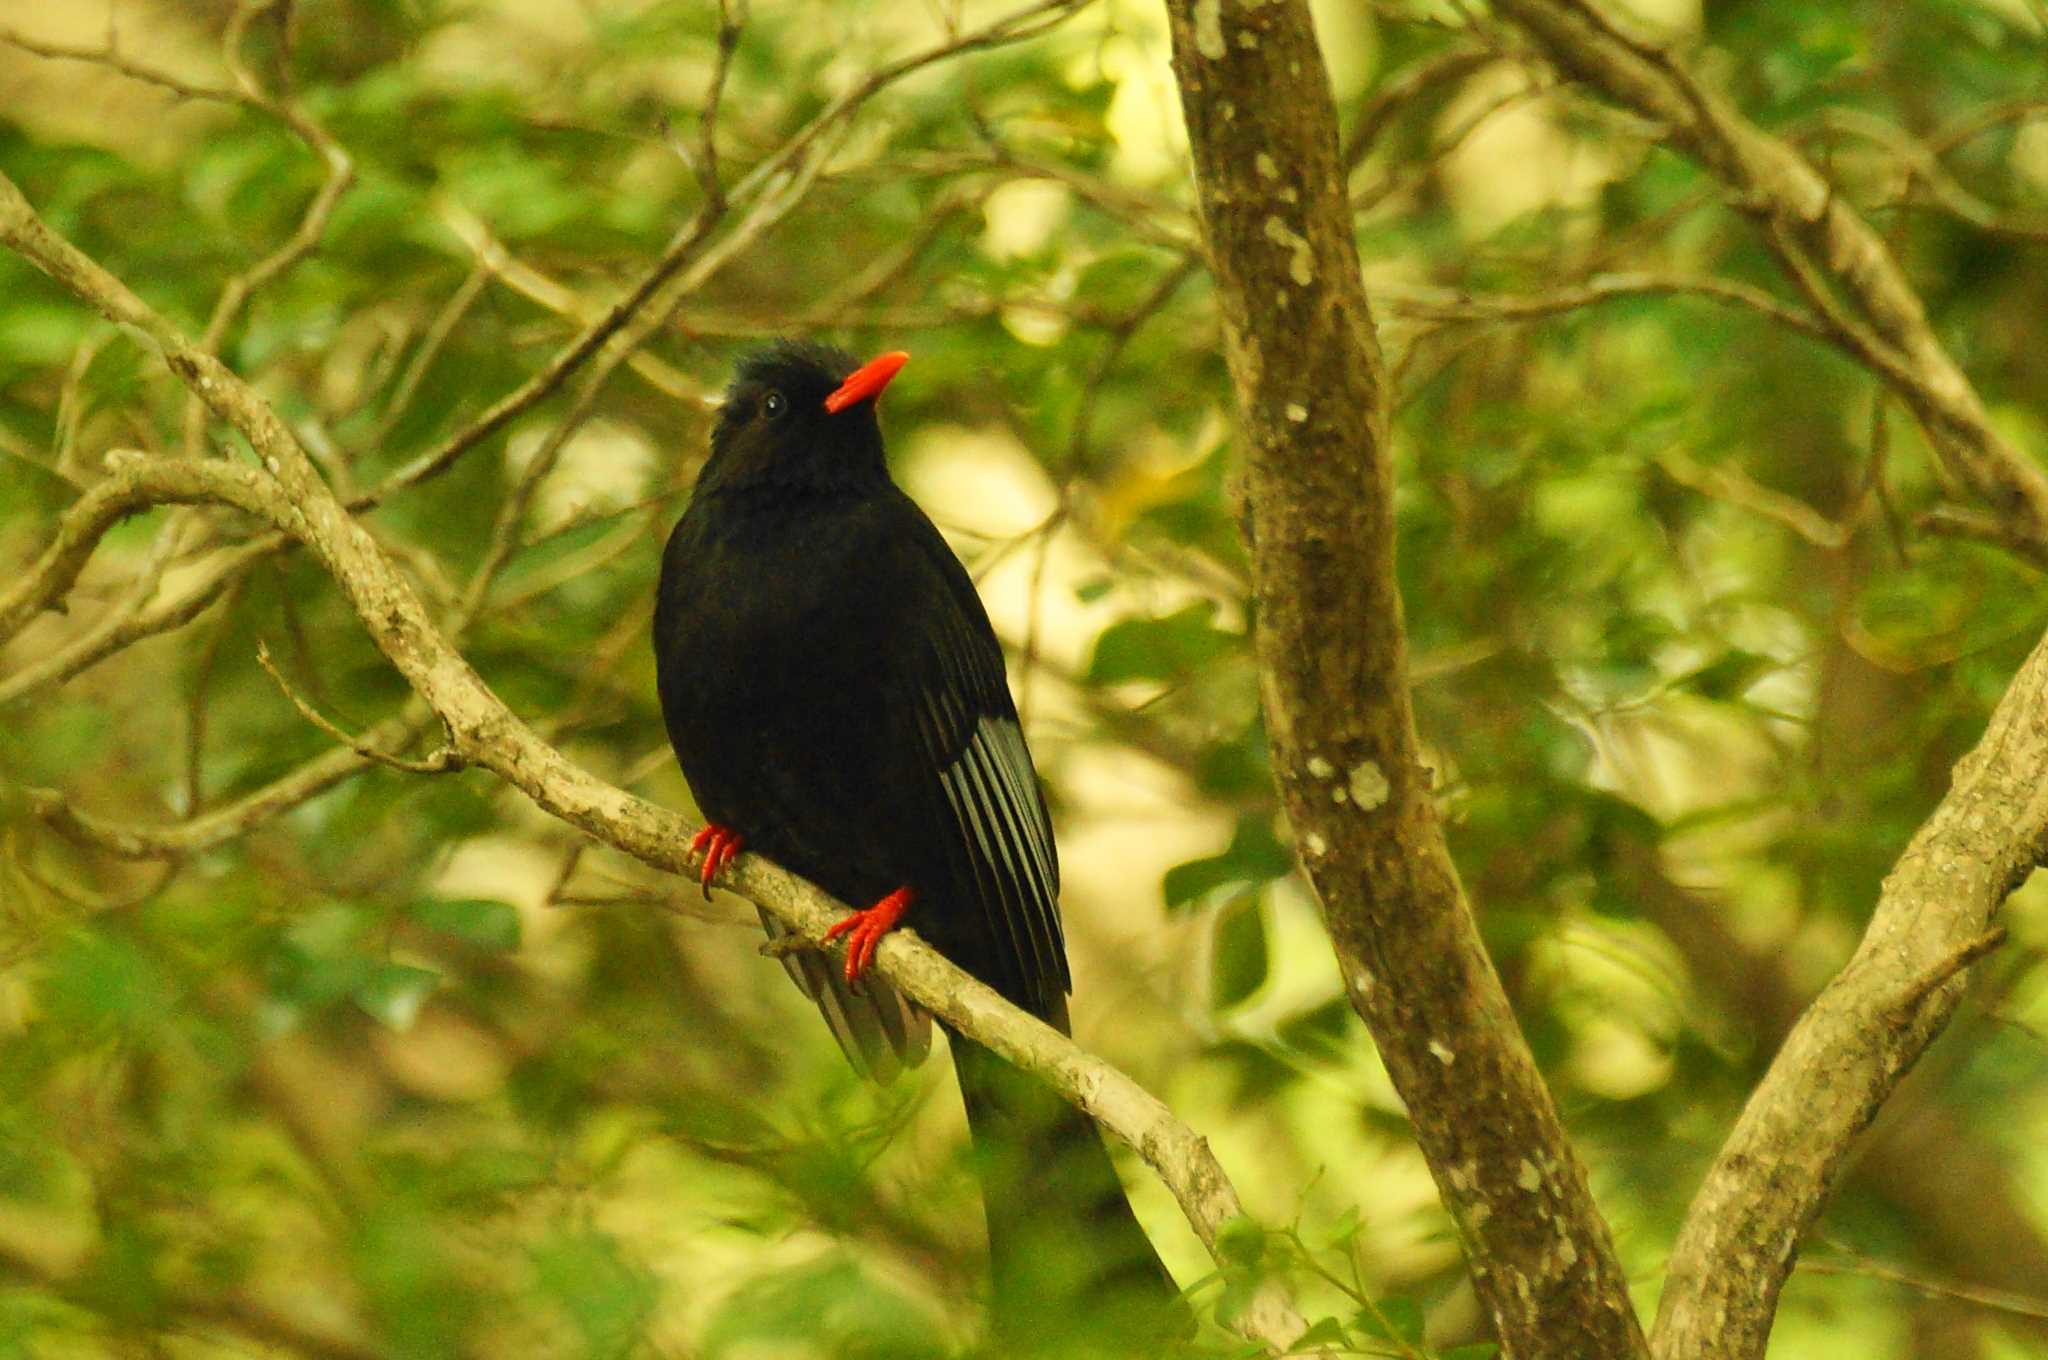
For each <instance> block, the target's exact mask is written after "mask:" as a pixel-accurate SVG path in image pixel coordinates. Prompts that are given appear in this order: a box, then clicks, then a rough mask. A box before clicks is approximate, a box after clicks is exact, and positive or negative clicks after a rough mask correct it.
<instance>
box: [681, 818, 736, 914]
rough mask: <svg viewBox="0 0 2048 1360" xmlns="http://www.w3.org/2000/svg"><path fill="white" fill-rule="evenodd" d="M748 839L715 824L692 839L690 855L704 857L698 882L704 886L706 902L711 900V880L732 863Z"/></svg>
mask: <svg viewBox="0 0 2048 1360" xmlns="http://www.w3.org/2000/svg"><path fill="white" fill-rule="evenodd" d="M746 843H747V842H746V838H745V837H744V836H742V835H740V833H739V832H737V831H734V830H733V829H732V828H731V827H729V826H719V825H718V824H716V823H715V822H714V823H713V824H712V825H710V826H707V827H705V828H704V829H703V830H702V831H699V832H698V833H697V834H696V835H695V836H693V837H691V838H690V853H691V854H693V855H702V856H704V863H703V864H702V865H700V866H699V867H698V872H697V881H698V883H699V884H701V885H702V886H703V889H704V900H705V901H707V902H709V901H710V900H711V880H712V879H713V878H716V877H717V876H718V872H719V870H721V869H723V868H725V866H726V865H728V864H730V863H732V859H733V856H734V855H737V854H738V853H739V852H740V850H741V848H742V847H744V846H745V845H746Z"/></svg>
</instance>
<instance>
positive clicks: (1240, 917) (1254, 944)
mask: <svg viewBox="0 0 2048 1360" xmlns="http://www.w3.org/2000/svg"><path fill="white" fill-rule="evenodd" d="M1266 970H1267V958H1266V918H1265V911H1264V909H1263V907H1262V905H1261V903H1260V900H1259V897H1258V895H1257V894H1254V893H1247V894H1246V895H1245V896H1243V897H1241V898H1239V899H1238V900H1237V901H1235V902H1233V903H1231V904H1230V905H1229V906H1227V907H1225V908H1224V909H1223V910H1222V911H1220V912H1218V913H1217V914H1216V926H1215V930H1214V932H1213V934H1212V936H1211V940H1210V945H1209V1003H1210V1004H1211V1005H1212V1006H1214V1007H1216V1008H1217V1009H1218V1010H1222V1009H1225V1008H1227V1007H1230V1006H1235V1005H1237V1004H1238V1003H1239V1002H1240V1001H1243V1000H1244V999H1245V998H1247V997H1249V996H1250V995H1251V994H1252V993H1254V992H1256V991H1258V990H1259V986H1260V984H1262V983H1264V982H1265V980H1266Z"/></svg>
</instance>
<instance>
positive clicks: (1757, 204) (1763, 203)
mask: <svg viewBox="0 0 2048 1360" xmlns="http://www.w3.org/2000/svg"><path fill="white" fill-rule="evenodd" d="M1495 9H1496V10H1497V11H1498V12H1499V13H1500V14H1502V15H1505V16H1507V17H1508V18H1510V19H1512V20H1513V21H1514V22H1515V23H1516V24H1518V25H1519V26H1520V27H1521V28H1522V29H1523V30H1524V31H1525V32H1527V33H1528V34H1529V35H1530V36H1531V37H1532V38H1534V39H1535V40H1536V42H1537V45H1538V46H1539V47H1540V48H1541V49H1542V50H1543V52H1544V54H1545V55H1546V56H1547V57H1548V58H1549V59H1550V60H1551V61H1552V62H1553V63H1554V64H1555V65H1556V66H1557V67H1558V68H1559V69H1560V70H1562V71H1564V72H1565V73H1566V74H1568V75H1571V76H1574V77H1577V78H1578V79H1580V80H1582V81H1584V82H1586V83H1587V84H1589V85H1592V86H1594V87H1596V88H1598V89H1600V90H1602V91H1604V92H1605V93H1606V94H1607V96H1608V97H1609V98H1611V99H1614V100H1616V101H1617V102H1619V103H1622V104H1625V105H1627V106H1628V107H1630V108H1631V109H1633V110H1635V111H1636V112H1637V113H1640V114H1642V115H1644V116H1646V117H1649V118H1652V119H1655V120H1656V121H1657V122H1658V123H1660V124H1662V125H1663V126H1664V128H1665V129H1667V133H1668V139H1669V140H1670V142H1671V143H1672V144H1674V145H1675V146H1676V147H1677V148H1679V149H1680V150H1683V151H1685V152H1686V153H1688V154H1690V155H1691V156H1693V157H1694V158H1695V159H1696V160H1698V161H1699V162H1700V163H1701V164H1702V165H1703V166H1705V167H1706V169H1707V170H1708V171H1710V172H1711V173H1712V174H1714V175H1715V176H1716V177H1717V178H1719V179H1720V180H1721V181H1722V182H1723V183H1724V184H1726V185H1727V186H1728V187H1729V188H1730V189H1731V190H1733V191H1734V192H1735V194H1736V195H1737V196H1738V199H1739V202H1740V204H1741V206H1742V207H1743V208H1744V209H1745V210H1746V211H1748V212H1749V213H1750V214H1751V215H1752V216H1754V217H1755V218H1756V219H1757V220H1758V222H1759V224H1760V226H1761V228H1762V230H1763V234H1764V237H1765V239H1766V241H1767V243H1768V244H1769V245H1770V247H1771V249H1772V250H1773V251H1774V252H1775V253H1776V254H1777V256H1778V258H1779V261H1780V262H1781V263H1782V264H1783V265H1784V266H1785V270H1786V272H1787V273H1788V274H1789V275H1790V276H1791V278H1792V280H1793V281H1794V282H1795V283H1796V284H1798V285H1799V287H1800V289H1801V290H1802V291H1803V292H1805V293H1806V295H1807V300H1808V301H1809V302H1810V303H1812V305H1813V307H1814V309H1815V310H1816V311H1817V312H1819V313H1820V314H1821V315H1822V316H1824V317H1825V318H1826V319H1827V320H1828V321H1829V323H1830V325H1831V326H1832V328H1833V329H1834V330H1835V331H1836V333H1837V334H1838V335H1840V336H1841V338H1842V339H1843V340H1844V341H1845V342H1846V343H1847V344H1848V345H1849V346H1850V347H1851V348H1852V349H1853V350H1854V351H1855V352H1856V353H1857V355H1858V357H1859V358H1860V359H1861V360H1862V362H1864V363H1865V364H1867V365H1868V366H1869V367H1870V368H1872V369H1873V370H1874V371H1876V372H1877V373H1878V374H1879V376H1880V377H1882V378H1883V379H1884V381H1885V382H1887V383H1888V384H1889V385H1890V386H1891V387H1892V389H1893V390H1894V391H1896V392H1897V393H1898V394H1899V398H1900V400H1902V401H1903V402H1905V404H1906V406H1907V408H1908V409H1909V410H1911V411H1912V412H1913V415H1914V417H1915V418H1916V419H1918V421H1919V422H1920V425H1921V428H1922V429H1924V430H1925V431H1926V432H1927V437H1928V442H1929V443H1930V444H1931V445H1932V446H1933V448H1934V450H1935V452H1936V454H1937V456H1939V457H1940V458H1941V459H1942V460H1943V462H1944V463H1945V464H1947V466H1948V467H1949V468H1950V469H1951V470H1952V471H1953V472H1954V473H1955V474H1956V475H1957V477H1959V478H1960V479H1961V480H1962V481H1963V482H1964V483H1965V484H1966V485H1968V486H1969V487H1970V489H1971V490H1972V491H1973V492H1974V493H1975V494H1976V495H1978V496H1979V497H1981V498H1982V499H1983V500H1984V502H1985V503H1986V505H1988V506H1989V507H1990V508H1991V509H1992V510H1993V511H1994V512H1995V513H1996V514H1997V515H1998V516H1999V517H2000V518H2001V519H2004V520H2005V521H2007V523H2008V524H2010V525H2011V526H2012V529H2013V539H2014V547H2015V551H2017V552H2019V553H2020V554H2021V555H2022V556H2024V557H2025V558H2026V559H2027V560H2028V561H2030V562H2032V563H2034V565H2036V566H2041V567H2048V473H2044V472H2043V471H2042V470H2041V468H2040V466H2039V465H2038V464H2036V463H2034V462H2033V461H2032V460H2030V459H2029V458H2027V456H2026V455H2025V454H2023V453H2021V452H2020V450H2019V449H2017V448H2016V447H2014V445H2013V444H2012V442H2011V441H2010V440H2008V439H2007V438H2006V437H2005V436H2004V435H2003V434H2001V433H2000V432H1999V431H1998V430H1997V429H1996V428H1995V427H1994V426H1993V425H1992V423H1991V419H1990V416H1989V414H1988V413H1987V412H1986V410H1985V408H1984V402H1983V399H1982V398H1981V397H1979V396H1978V395H1977V391H1976V389H1975V388H1974V387H1972V386H1971V384H1970V380H1969V378H1968V377H1966V376H1965V375H1964V373H1963V371H1962V369H1961V368H1960V367H1958V366H1957V364H1956V362H1955V360H1954V359H1953V358H1951V357H1950V355H1949V353H1948V351H1947V349H1945V348H1944V347H1943V346H1942V343H1941V341H1940V339H1939V338H1938V337H1937V336H1936V335H1935V333H1934V329H1933V327H1932V326H1930V325H1929V324H1928V321H1927V311H1926V308H1925V307H1924V306H1923V305H1922V304H1921V301H1920V295H1919V294H1918V293H1917V292H1915V291H1914V289H1913V286H1912V285H1911V284H1910V283H1909V282H1907V280H1906V276H1905V272H1904V271H1903V270H1902V269H1900V267H1899V262H1898V261H1897V260H1896V259H1895V258H1893V256H1892V253H1891V251H1890V249H1889V248H1888V247H1887V246H1886V245H1885V242H1884V239H1883V237H1881V236H1880V235H1878V233H1877V232H1876V231H1874V230H1873V229H1872V228H1871V226H1870V224H1869V223H1868V222H1866V221H1864V220H1863V218H1862V217H1861V216H1860V215H1859V214H1858V213H1857V212H1856V210H1855V208H1854V207H1852V206H1850V204H1848V203H1847V202H1846V201H1844V200H1843V199H1842V198H1840V197H1839V196H1837V195H1836V193H1835V191H1834V186H1833V185H1832V184H1830V183H1829V182H1828V181H1827V179H1826V178H1825V177H1824V176H1823V175H1822V174H1821V173H1820V172H1819V171H1818V170H1816V169H1815V168H1814V167H1813V166H1812V164H1810V163H1809V162H1808V161H1807V160H1806V159H1805V158H1804V157H1803V156H1801V155H1800V154H1799V153H1798V152H1797V151H1796V150H1794V149H1793V148H1792V147H1791V146H1790V145H1788V144H1787V143H1785V142H1784V141H1783V140H1781V139H1779V138H1777V137H1774V136H1772V135H1771V134H1769V133H1767V132H1765V131H1764V130H1762V129H1761V128H1759V127H1757V126H1756V125H1755V124H1754V123H1752V122H1750V121H1749V120H1748V119H1746V118H1744V117H1743V116H1742V114H1741V113H1740V112H1739V111H1738V110H1736V109H1735V107H1734V106H1733V105H1731V104H1730V103H1729V102H1728V100H1727V99H1726V98H1725V97H1724V96H1723V95H1722V94H1721V93H1720V92H1719V91H1717V90H1714V89H1712V88H1711V87H1709V86H1706V85H1703V84H1701V83H1700V81H1699V80H1697V79H1696V78H1695V77H1694V76H1693V74H1692V73H1691V71H1689V70H1688V69H1687V68H1686V66H1685V64H1684V63H1683V62H1681V61H1680V60H1679V59H1678V57H1677V56H1675V55H1674V54H1673V53H1671V52H1669V51H1667V50H1665V49H1663V48H1661V47H1658V46H1656V45H1654V44H1652V43H1649V42H1646V41H1644V40H1643V39H1641V38H1639V37H1635V36H1633V35H1631V34H1630V33H1629V32H1627V31H1626V30H1625V29H1624V28H1623V27H1622V26H1621V24H1620V23H1618V22H1617V21H1616V20H1614V19H1612V18H1610V17H1609V16H1608V15H1607V14H1606V13H1604V12H1603V11H1602V10H1601V9H1600V8H1599V7H1598V6H1596V5H1595V4H1593V3H1592V2H1591V0H1500V3H1499V4H1498V5H1496V6H1495Z"/></svg>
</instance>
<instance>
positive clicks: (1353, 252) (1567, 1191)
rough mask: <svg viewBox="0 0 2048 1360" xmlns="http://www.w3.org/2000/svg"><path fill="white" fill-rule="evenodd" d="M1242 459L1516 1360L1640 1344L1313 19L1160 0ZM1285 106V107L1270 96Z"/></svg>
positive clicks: (1339, 905)
mask: <svg viewBox="0 0 2048 1360" xmlns="http://www.w3.org/2000/svg"><path fill="white" fill-rule="evenodd" d="M1167 12H1168V17H1169V20H1170V24H1171V30H1172V39H1173V64H1174V71H1175V74H1176V76H1177V77H1178V79H1179V83H1180V89H1181V103H1182V107H1183V109H1184V111H1185V113H1186V116H1187V123H1188V136H1189V142H1190V147H1191V150H1192V153H1193V157H1194V165H1195V179H1196V188H1197V193H1198V197H1199V200H1200V206H1201V212H1202V221H1203V226H1204V232H1205V235H1206V238H1207V241H1208V245H1209V253H1210V256H1211V260H1212V268H1213V270H1214V272H1215V276H1216V284H1217V292H1218V296H1219V298H1220V299H1221V302H1222V310H1223V321H1224V334H1225V338H1226V342H1227V346H1228V359H1229V364H1230V372H1231V377H1232V379H1233V382H1234V385H1235V387H1236V391H1237V403H1238V413H1239V421H1240V424H1241V426H1242V428H1243V430H1244V434H1245V442H1246V445H1247V455H1248V467H1247V473H1246V481H1245V500H1246V511H1247V514H1248V516H1249V524H1248V527H1247V530H1246V533H1247V537H1248V538H1249V539H1250V547H1251V555H1252V564H1253V589H1254V593H1255V596H1256V599H1257V617H1258V630H1257V647H1258V657H1259V668H1260V674H1261V683H1262V688H1263V692H1264V700H1265V710H1266V725H1267V730H1268V732H1269V733H1270V736H1271V741H1272V747H1273V764H1274V768H1275V770H1276V772H1277V773H1278V776H1279V783H1280V792H1281V798H1282V801H1283V803H1284V805H1285V807H1286V809H1287V813H1288V817H1289V819H1290V820H1291V821H1292V822H1293V824H1294V830H1295V835H1296V838H1297V843H1298V845H1299V847H1300V850H1301V853H1302V861H1303V864H1304V866H1305V867H1306V869H1307V871H1308V875H1309V878H1310V881H1311V882H1312V883H1313V884H1314V886H1315V889H1316V892H1317V894H1318V895H1319V896H1320V898H1321V899H1322V903H1323V907H1324V911H1325V914H1326V917H1327V919H1328V922H1329V926H1330V933H1331V937H1332V939H1333V941H1334V944H1335V947H1336V951H1337V955H1338V959H1339V962H1340V964H1341V965H1342V971H1343V975H1344V979H1345V985H1346V988H1347V990H1348V991H1349V994H1350V998H1351V1003H1352V1005H1353V1006H1354V1007H1355V1008H1356V1009H1357V1011H1358V1013H1359V1014H1360V1015H1361V1016H1363V1017H1364V1018H1365V1021H1366V1023H1367V1024H1368V1025H1369V1026H1370V1027H1371V1029H1372V1033H1373V1038H1374V1039H1375V1041H1376V1042H1377V1043H1378V1045H1379V1051H1380V1055H1381V1057H1382V1059H1383V1060H1384V1061H1385V1063H1386V1066H1387V1070H1388V1073H1389V1074H1390V1075H1391V1077H1392V1078H1393V1081H1394V1084H1395V1086H1396V1088H1397V1089H1398V1090H1399V1091H1400V1093H1401V1096H1402V1099H1403V1100H1405V1101H1406V1102H1407V1105H1408V1110H1409V1115H1410V1118H1411V1119H1412V1121H1413V1123H1414V1127H1415V1131H1416V1137H1417V1139H1418V1141H1419V1142H1420V1143H1421V1146H1422V1150H1423V1153H1424V1155H1425V1156H1426V1157H1427V1159H1428V1161H1429V1165H1430V1170H1431V1172H1432V1173H1433V1174H1434V1176H1435V1177H1436V1182H1437V1188H1438V1191H1439V1193H1440V1194H1441V1195H1442V1196H1443V1200H1444V1203H1445V1204H1446V1206H1447V1207H1448V1208H1449V1209H1450V1211H1451V1214H1452V1216H1453V1218H1454V1219H1455V1220H1456V1222H1457V1224H1458V1226H1459V1229H1460V1231H1461V1232H1462V1234H1463V1236H1464V1239H1465V1245H1466V1250H1467V1253H1468V1256H1469V1258H1470V1261H1471V1264H1472V1271H1473V1277H1474V1281H1475V1283H1476V1285H1477V1288H1478V1291H1479V1294H1480V1297H1481V1298H1482V1299H1483V1300H1484V1302H1485V1304H1486V1307H1487V1310H1488V1312H1489V1313H1490V1314H1491V1316H1492V1318H1493V1324H1494V1328H1495V1330H1496V1333H1497V1335H1498V1337H1499V1340H1500V1343H1501V1347H1502V1350H1503V1352H1504V1354H1506V1355H1508V1356H1511V1357H1535V1356H1556V1357H1560V1360H1564V1358H1565V1357H1571V1358H1572V1360H1581V1358H1582V1357H1586V1356H1601V1357H1629V1356H1640V1355H1643V1354H1645V1353H1646V1348H1645V1345H1644V1341H1643V1336H1642V1331H1641V1328H1640V1325H1639V1324H1638V1322H1637V1320H1636V1315H1635V1312H1634V1309H1633V1307H1632V1306H1631V1304H1630V1301H1629V1296H1628V1289H1627V1282H1626V1280H1625V1278H1624V1277H1623V1274H1622V1271H1621V1266H1620V1264H1619V1262H1618V1261H1617V1259H1616V1257H1615V1253H1614V1246H1613V1243H1612V1241H1611V1239H1610V1236H1609V1233H1608V1229H1607V1225H1606V1224H1605V1222H1604V1221H1603V1220H1602V1219H1601V1217H1600V1214H1599V1212H1598V1210H1597V1209H1596V1208H1595V1206H1594V1204H1593V1201H1592V1196H1591V1194H1590V1193H1589V1191H1588V1189H1587V1186H1586V1176H1585V1171H1584V1169H1583V1168H1582V1167H1581V1165H1580V1164H1579V1160H1578V1158H1577V1156H1576V1155H1575V1154H1574V1152H1573V1151H1572V1148H1571V1145H1570V1143H1569V1142H1568V1141H1567V1140H1566V1138H1565V1135H1564V1130H1563V1128H1562V1126H1561V1125H1560V1123H1559V1121H1558V1117H1557V1112H1556V1108H1555V1106H1554V1104H1553V1103H1552V1101H1551V1098H1550V1093H1549V1091H1548V1090H1547V1089H1546V1088H1545V1086H1544V1084H1543V1081H1542V1078H1541V1076H1540V1075H1539V1074H1538V1072H1537V1070H1536V1065H1535V1062H1534V1060H1533V1058H1532V1057H1531V1056H1530V1053H1529V1050H1528V1047H1527V1045H1526V1044H1525V1043H1524V1042H1523V1039H1522V1036H1521V1032H1520V1030H1519V1029H1518V1028H1517V1026H1516V1023H1515V1018H1514V1015H1513V1012H1512V1011H1511V1010H1510V1008H1509V1006H1508V1001H1507V997H1506V995H1505V994H1504V993H1503V991H1502V989H1501V985H1500V980H1499V978H1498V977H1497V976H1496V975H1495V973H1494V970H1493V965H1492V962H1491V960H1490V959H1489V958H1488V957H1487V955H1486V952H1485V949H1484V947H1483V946H1482V945H1481V943H1480V939H1479V934H1478V930H1477V927H1476V925H1475V923H1474V921H1473V918H1472V913H1471V909H1470V907H1469V906H1468V905H1467V903H1466V901H1465V897H1464V893H1463V890H1462V888H1461V887H1460V885H1459V883H1458V880H1457V875H1456V872H1455V870H1454V868H1453V867H1452V864H1451V860H1450V855H1449V853H1448V851H1447V849H1446V848H1445V845H1444V841H1443V836H1442V832H1441V829H1440V827H1439V826H1438V823H1437V818H1436V811H1435V807H1434V804H1433V802H1432V799H1431V790H1430V780H1429V775H1428V772H1427V770H1426V769H1425V768H1424V766H1423V764H1422V760H1421V758H1420V754H1419V750H1418V743H1417V739H1416V733H1415V720H1414V713H1413V710H1412V708H1411V706H1410V703H1409V697H1408V688H1407V680H1406V669H1407V659H1406V652H1407V643H1406V639H1405V635H1404V633H1403V628H1402V622H1401V608H1400V599H1399V596H1398V593H1397V591H1396V585H1395V579H1394V527H1393V474H1392V469H1391V465H1390V460H1389V456H1388V447H1387V425H1388V411H1387V388H1386V382H1385V376H1384V371H1383V366H1382V363H1381V359H1380V354H1379V349H1378V345H1377V342H1376V340H1375V337H1374V333H1373V324H1372V317H1371V313H1370V311H1369V309H1368V306H1367V301H1366V297H1365V291H1364V285H1363V284H1362V282H1361V280H1360V274H1359V262H1358V255H1357V248H1356V245H1355V242H1354V237H1353V231H1352V225H1351V209H1350V205H1349V203H1348V201H1347V199H1346V197H1345V192H1344V176H1343V172H1342V166H1341V162H1340V159H1339V153H1338V146H1337V129H1336V114H1335V110H1334V107H1333V105H1332V102H1331V99H1330V94H1329V87H1328V83H1327V78H1326V77H1325V75H1324V68H1323V62H1322V56H1321V53H1320V51H1319V50H1318V49H1317V46H1316V42H1315V36H1314V32H1313V29H1312V27H1311V24H1310V20H1309V14H1308V7H1307V5H1306V4H1305V3H1302V2H1301V0H1282V2H1281V3H1275V4H1266V5H1263V6H1255V5H1245V6H1242V7H1239V6H1230V5H1224V4H1222V3H1220V0H1169V2H1168V5H1167ZM1281 90H1285V91H1287V97H1285V98H1276V97H1274V95H1275V92H1276V91H1281Z"/></svg>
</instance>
